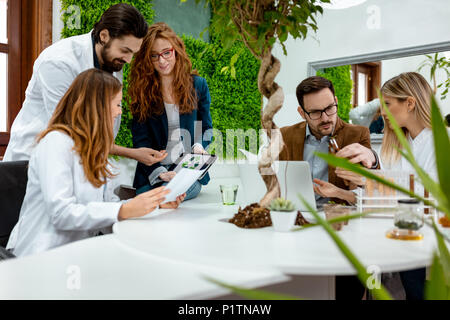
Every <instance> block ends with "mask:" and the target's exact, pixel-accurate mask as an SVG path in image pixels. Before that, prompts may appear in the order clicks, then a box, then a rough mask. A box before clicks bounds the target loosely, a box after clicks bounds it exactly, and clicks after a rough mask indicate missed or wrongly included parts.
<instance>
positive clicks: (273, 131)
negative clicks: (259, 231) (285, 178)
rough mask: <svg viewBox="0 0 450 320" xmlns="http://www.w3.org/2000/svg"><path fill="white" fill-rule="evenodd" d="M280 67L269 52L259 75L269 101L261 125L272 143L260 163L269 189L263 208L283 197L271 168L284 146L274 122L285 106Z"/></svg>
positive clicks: (262, 203)
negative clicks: (279, 74)
mask: <svg viewBox="0 0 450 320" xmlns="http://www.w3.org/2000/svg"><path fill="white" fill-rule="evenodd" d="M280 67H281V64H280V61H279V60H278V59H277V58H275V57H274V56H273V55H272V51H271V50H268V51H267V53H266V54H265V55H264V57H263V59H262V61H261V67H260V69H259V74H258V88H259V91H260V92H261V94H263V95H264V96H265V97H266V98H267V99H268V102H267V105H266V107H265V108H261V110H262V111H261V124H262V127H263V129H265V131H266V133H267V136H268V138H269V141H270V143H269V146H268V147H267V148H265V149H263V150H262V154H261V158H260V160H259V162H258V170H259V173H260V174H261V177H262V179H263V180H264V183H265V185H266V188H267V192H266V194H265V195H264V197H263V198H262V199H261V200H260V202H259V204H260V206H262V207H267V206H269V205H270V202H271V201H272V200H273V199H275V198H277V197H280V195H281V189H280V184H279V183H278V178H277V176H276V174H275V172H274V171H273V169H272V167H271V166H272V163H273V162H274V161H275V160H277V159H278V156H279V154H280V152H281V150H282V149H283V146H284V142H283V137H282V135H281V131H280V130H279V128H278V127H277V126H276V125H275V123H274V122H273V117H274V115H275V114H276V113H277V112H278V110H280V108H281V107H282V106H283V101H284V93H283V88H281V87H280V86H279V85H278V84H277V83H276V82H275V81H274V80H275V77H276V75H277V74H278V72H280Z"/></svg>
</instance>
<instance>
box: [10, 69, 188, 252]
mask: <svg viewBox="0 0 450 320" xmlns="http://www.w3.org/2000/svg"><path fill="white" fill-rule="evenodd" d="M121 100H122V85H121V84H120V82H119V81H118V80H117V79H116V78H114V77H113V76H112V75H111V74H109V73H107V72H105V71H101V70H98V69H89V70H87V71H84V72H82V73H81V74H80V75H78V76H77V77H76V78H75V80H74V82H73V83H72V85H71V86H70V87H69V89H68V91H67V92H66V94H65V95H64V96H63V98H62V99H61V101H60V102H59V104H58V105H57V107H56V110H55V112H54V114H53V116H52V118H51V120H50V123H49V125H48V127H47V129H46V130H44V132H42V133H41V134H40V135H39V136H38V138H37V142H38V144H37V146H36V147H35V148H34V150H33V152H32V154H31V158H30V162H29V169H28V183H27V189H26V193H25V198H24V201H23V204H22V208H21V211H20V217H19V221H18V222H17V224H16V225H15V227H14V229H13V231H12V233H11V236H10V239H9V241H8V244H7V249H10V250H12V251H13V253H14V254H15V255H16V256H25V255H30V254H34V253H38V252H42V251H45V250H48V249H51V248H54V247H57V246H61V245H64V244H67V243H70V242H73V241H76V240H81V239H85V238H88V237H91V236H94V235H96V234H98V232H99V230H103V231H104V230H105V228H110V227H111V226H112V225H113V224H114V223H115V222H117V221H120V220H124V219H128V218H133V217H140V216H143V215H145V214H147V213H149V212H151V211H153V210H154V209H156V208H157V207H158V206H159V205H160V204H161V203H162V202H163V201H164V196H165V195H166V194H167V193H168V192H169V190H167V189H165V188H164V187H161V188H158V189H154V190H152V191H149V192H146V193H143V194H141V195H139V196H137V197H136V198H134V199H132V200H130V201H128V202H126V203H122V202H119V199H118V198H117V197H116V196H115V195H114V194H113V192H112V190H111V188H108V180H109V179H110V178H111V177H112V176H113V174H112V173H111V170H110V167H109V163H108V155H109V151H110V149H111V148H112V147H113V143H114V135H113V124H114V119H115V118H116V117H117V116H119V115H120V114H121V112H122V109H121V106H120V102H121ZM183 199H184V195H183V196H180V197H179V198H178V199H177V201H175V202H172V203H170V204H169V205H167V206H166V207H169V208H176V207H177V206H178V204H179V203H180V202H181V201H182V200H183Z"/></svg>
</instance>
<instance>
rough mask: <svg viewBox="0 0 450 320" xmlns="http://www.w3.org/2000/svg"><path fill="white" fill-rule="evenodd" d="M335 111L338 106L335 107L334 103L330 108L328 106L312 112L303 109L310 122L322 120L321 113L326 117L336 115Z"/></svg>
mask: <svg viewBox="0 0 450 320" xmlns="http://www.w3.org/2000/svg"><path fill="white" fill-rule="evenodd" d="M302 108H303V107H302ZM337 109H338V105H337V103H334V104H332V105H331V106H328V107H326V108H325V109H323V110H314V111H310V112H308V111H306V110H305V108H303V111H305V113H306V114H307V115H308V117H309V118H310V119H311V120H319V119H320V118H322V113H324V112H325V114H326V115H327V116H332V115H333V114H336V112H337Z"/></svg>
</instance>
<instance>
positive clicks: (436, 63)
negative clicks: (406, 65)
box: [417, 52, 450, 100]
mask: <svg viewBox="0 0 450 320" xmlns="http://www.w3.org/2000/svg"><path fill="white" fill-rule="evenodd" d="M425 57H426V60H424V61H423V62H422V63H421V64H420V66H419V68H418V69H417V71H420V70H422V69H423V68H424V67H429V68H430V80H431V81H432V82H433V92H434V93H435V94H436V92H437V89H438V88H443V89H444V91H442V92H441V100H444V99H445V98H447V94H448V89H449V88H450V60H449V59H447V58H446V57H439V52H436V53H435V54H434V55H433V56H432V55H429V54H426V55H425ZM438 70H442V71H444V72H445V74H446V76H447V80H445V81H444V82H441V83H440V84H437V81H436V72H437V71H438Z"/></svg>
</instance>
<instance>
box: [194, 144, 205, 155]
mask: <svg viewBox="0 0 450 320" xmlns="http://www.w3.org/2000/svg"><path fill="white" fill-rule="evenodd" d="M192 152H193V153H196V154H208V152H206V150H205V149H203V147H201V146H199V145H198V144H197V145H195V146H194V148H193V150H192Z"/></svg>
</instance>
